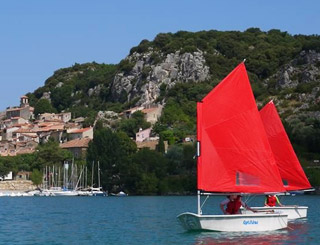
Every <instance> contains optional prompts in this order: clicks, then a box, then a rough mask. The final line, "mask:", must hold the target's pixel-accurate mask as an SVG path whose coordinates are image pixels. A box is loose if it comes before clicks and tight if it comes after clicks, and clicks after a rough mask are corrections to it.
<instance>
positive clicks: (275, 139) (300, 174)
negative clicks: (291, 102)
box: [260, 101, 311, 191]
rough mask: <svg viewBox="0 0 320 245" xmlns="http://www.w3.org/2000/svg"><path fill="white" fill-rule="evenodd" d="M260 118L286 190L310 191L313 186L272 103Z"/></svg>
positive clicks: (264, 109) (261, 111)
mask: <svg viewBox="0 0 320 245" xmlns="http://www.w3.org/2000/svg"><path fill="white" fill-rule="evenodd" d="M260 116H261V119H262V122H263V124H264V128H265V131H266V133H267V137H268V140H269V143H270V146H271V149H272V152H273V155H274V157H275V160H276V163H277V166H278V168H279V172H280V175H281V178H282V180H283V184H284V187H285V189H286V190H287V191H293V190H306V189H310V188H311V185H310V183H309V181H308V179H307V177H306V175H305V173H304V171H303V169H302V167H301V165H300V162H299V159H298V158H297V156H296V154H295V152H294V149H293V147H292V145H291V143H290V139H289V137H288V135H287V133H286V131H285V128H284V126H283V124H282V122H281V119H280V116H279V114H278V112H277V109H276V107H275V105H274V103H273V102H272V101H270V102H269V103H268V104H267V105H265V106H264V108H262V109H261V110H260Z"/></svg>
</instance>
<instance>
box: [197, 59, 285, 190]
mask: <svg viewBox="0 0 320 245" xmlns="http://www.w3.org/2000/svg"><path fill="white" fill-rule="evenodd" d="M197 137H198V141H200V152H201V154H200V156H199V157H198V189H199V190H202V191H205V192H237V193H240V192H241V193H266V192H283V191H285V189H284V187H283V184H282V181H281V178H280V174H279V170H278V168H277V165H276V162H275V159H274V157H273V153H272V150H271V147H270V145H269V142H268V139H267V135H266V132H265V130H264V126H263V124H262V121H261V118H260V115H259V112H258V109H257V106H256V103H255V100H254V96H253V93H252V89H251V86H250V83H249V79H248V76H247V72H246V69H245V66H244V64H243V63H241V64H240V65H238V66H237V67H236V68H235V69H234V70H233V71H232V72H231V73H230V74H229V75H228V76H227V77H226V78H225V79H223V80H222V81H221V82H220V83H219V84H218V85H217V86H216V87H215V88H214V89H213V90H212V91H211V92H210V93H209V94H208V95H207V96H206V97H205V98H204V99H203V100H202V102H201V103H197Z"/></svg>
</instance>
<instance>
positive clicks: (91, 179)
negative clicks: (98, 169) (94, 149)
mask: <svg viewBox="0 0 320 245" xmlns="http://www.w3.org/2000/svg"><path fill="white" fill-rule="evenodd" d="M93 170H94V161H92V171H91V188H93Z"/></svg>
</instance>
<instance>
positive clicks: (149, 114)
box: [142, 105, 163, 125]
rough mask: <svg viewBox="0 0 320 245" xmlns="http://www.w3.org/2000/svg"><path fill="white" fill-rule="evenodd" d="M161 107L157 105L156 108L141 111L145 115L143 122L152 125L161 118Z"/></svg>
mask: <svg viewBox="0 0 320 245" xmlns="http://www.w3.org/2000/svg"><path fill="white" fill-rule="evenodd" d="M162 109H163V106H162V105H158V106H156V107H151V108H146V109H143V110H142V112H143V113H144V114H145V120H146V121H147V122H150V123H151V125H154V124H155V123H156V122H157V121H158V119H159V118H160V117H161V113H162Z"/></svg>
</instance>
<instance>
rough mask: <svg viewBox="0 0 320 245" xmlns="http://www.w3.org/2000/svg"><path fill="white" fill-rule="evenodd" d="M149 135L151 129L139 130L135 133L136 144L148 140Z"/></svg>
mask: <svg viewBox="0 0 320 245" xmlns="http://www.w3.org/2000/svg"><path fill="white" fill-rule="evenodd" d="M150 133H151V128H147V129H145V130H142V129H140V130H139V132H138V133H136V142H142V141H145V140H147V139H149V137H150Z"/></svg>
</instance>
